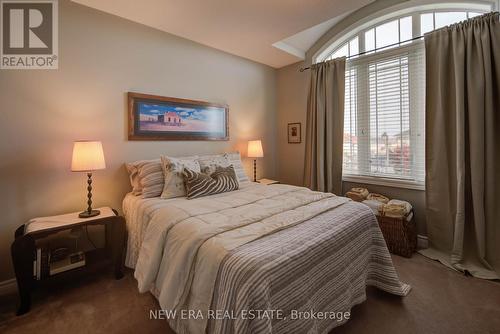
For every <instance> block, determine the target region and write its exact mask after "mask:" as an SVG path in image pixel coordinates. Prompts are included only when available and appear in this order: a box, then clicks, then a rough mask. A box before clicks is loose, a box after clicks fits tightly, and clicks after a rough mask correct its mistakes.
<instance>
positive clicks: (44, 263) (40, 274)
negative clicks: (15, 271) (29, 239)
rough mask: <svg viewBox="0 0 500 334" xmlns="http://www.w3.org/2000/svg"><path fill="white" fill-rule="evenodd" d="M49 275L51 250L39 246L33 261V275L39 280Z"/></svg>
mask: <svg viewBox="0 0 500 334" xmlns="http://www.w3.org/2000/svg"><path fill="white" fill-rule="evenodd" d="M48 275H49V250H48V249H47V248H43V247H38V248H37V249H36V252H35V260H34V261H33V277H34V278H35V279H37V280H41V279H44V278H45V277H47V276H48Z"/></svg>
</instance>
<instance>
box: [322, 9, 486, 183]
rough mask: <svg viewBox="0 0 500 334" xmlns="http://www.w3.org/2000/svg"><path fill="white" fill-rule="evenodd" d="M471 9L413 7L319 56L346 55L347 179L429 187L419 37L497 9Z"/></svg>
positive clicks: (344, 144)
mask: <svg viewBox="0 0 500 334" xmlns="http://www.w3.org/2000/svg"><path fill="white" fill-rule="evenodd" d="M471 8H474V10H473V11H468V10H465V9H460V10H452V9H446V10H445V9H439V10H435V11H429V10H428V8H426V10H425V11H424V10H421V11H418V10H413V11H412V10H409V11H406V14H405V15H400V16H399V17H393V18H390V19H385V20H384V21H380V22H377V23H376V24H371V25H370V24H365V25H364V27H366V28H365V29H362V30H358V31H356V33H355V35H354V36H352V35H351V36H344V38H341V39H338V40H337V41H336V42H334V43H332V44H331V45H330V47H329V48H328V47H327V48H326V49H325V50H326V51H323V52H322V53H321V54H320V55H319V56H318V57H317V58H316V60H317V61H324V60H329V59H334V58H338V57H348V62H347V65H346V78H345V84H346V90H345V112H344V143H343V152H344V153H343V163H344V166H343V178H344V180H352V181H360V180H362V181H363V182H365V183H370V182H371V183H381V184H389V185H394V186H402V187H412V188H418V189H421V188H423V184H424V179H425V165H424V161H425V151H424V150H425V137H424V134H425V130H424V129H425V124H424V123H425V55H424V53H425V52H424V44H423V41H422V40H421V39H419V38H418V37H419V36H421V35H423V34H424V33H427V32H430V31H432V30H434V29H438V28H441V27H444V26H446V25H450V24H453V23H456V22H460V21H463V20H466V19H468V18H472V17H475V16H477V15H481V14H482V13H484V12H486V11H489V10H491V8H490V9H487V8H478V7H474V5H471ZM353 30H355V29H353ZM342 41H344V42H342ZM360 53H361V54H360Z"/></svg>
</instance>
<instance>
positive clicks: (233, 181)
mask: <svg viewBox="0 0 500 334" xmlns="http://www.w3.org/2000/svg"><path fill="white" fill-rule="evenodd" d="M183 177H184V184H185V186H186V194H187V198H188V199H193V198H197V197H202V196H207V195H214V194H219V193H223V192H229V191H233V190H237V189H238V179H237V178H236V174H235V172H234V168H233V166H229V167H221V166H217V167H216V168H215V172H214V173H212V174H211V175H208V174H205V173H198V172H195V171H193V170H191V169H189V168H184V172H183Z"/></svg>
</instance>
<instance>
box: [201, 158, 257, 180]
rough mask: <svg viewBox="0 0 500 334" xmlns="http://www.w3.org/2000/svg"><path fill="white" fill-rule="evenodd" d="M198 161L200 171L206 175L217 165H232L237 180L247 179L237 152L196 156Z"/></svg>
mask: <svg viewBox="0 0 500 334" xmlns="http://www.w3.org/2000/svg"><path fill="white" fill-rule="evenodd" d="M198 162H199V163H200V168H201V172H202V173H205V174H208V175H210V174H212V173H213V172H214V171H215V169H216V167H217V166H221V167H228V166H230V165H233V168H234V172H235V173H236V177H237V178H238V182H239V183H241V182H248V181H249V180H248V176H247V175H246V173H245V170H244V169H243V165H242V163H241V157H240V153H239V152H230V153H222V154H214V155H205V156H200V157H199V158H198Z"/></svg>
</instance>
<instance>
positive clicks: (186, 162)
mask: <svg viewBox="0 0 500 334" xmlns="http://www.w3.org/2000/svg"><path fill="white" fill-rule="evenodd" d="M161 167H162V170H163V176H164V179H165V183H164V185H163V191H162V193H161V198H163V199H168V198H175V197H181V196H186V188H185V187H184V179H183V176H182V172H183V171H184V168H189V169H190V170H192V171H195V172H198V173H199V172H200V164H199V163H198V161H197V160H196V159H195V158H188V159H185V158H172V157H165V156H162V157H161Z"/></svg>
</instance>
